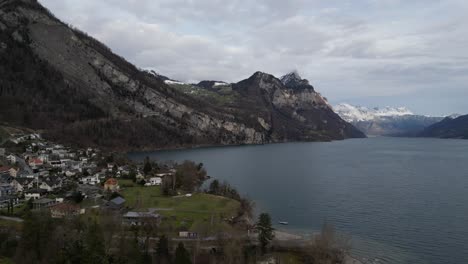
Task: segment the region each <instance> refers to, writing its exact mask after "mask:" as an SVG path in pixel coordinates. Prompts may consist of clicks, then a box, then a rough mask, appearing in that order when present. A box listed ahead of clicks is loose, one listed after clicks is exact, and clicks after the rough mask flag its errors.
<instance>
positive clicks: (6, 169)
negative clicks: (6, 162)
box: [0, 166, 11, 174]
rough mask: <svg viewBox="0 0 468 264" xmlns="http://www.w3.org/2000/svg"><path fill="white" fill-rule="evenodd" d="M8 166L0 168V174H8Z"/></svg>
mask: <svg viewBox="0 0 468 264" xmlns="http://www.w3.org/2000/svg"><path fill="white" fill-rule="evenodd" d="M10 169H11V167H10V166H3V167H0V174H10Z"/></svg>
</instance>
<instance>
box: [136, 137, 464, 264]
mask: <svg viewBox="0 0 468 264" xmlns="http://www.w3.org/2000/svg"><path fill="white" fill-rule="evenodd" d="M129 156H130V157H131V158H132V159H136V160H142V159H144V157H146V156H150V157H151V158H155V159H158V160H174V161H182V160H193V161H196V162H203V163H204V165H205V167H206V169H207V170H208V174H209V175H210V176H212V177H215V178H217V179H220V180H226V181H228V182H229V183H231V184H232V185H233V186H235V187H237V189H238V190H239V191H240V192H241V193H242V194H244V195H247V196H248V197H249V198H251V199H252V200H254V201H255V204H256V210H257V212H268V213H270V215H271V216H272V218H273V221H274V222H275V223H277V222H278V221H288V222H289V226H287V227H286V228H287V229H289V230H290V231H292V232H298V233H302V234H304V233H311V232H313V231H314V230H319V229H320V228H321V226H322V224H323V223H324V222H325V221H327V222H329V223H332V224H333V225H334V226H335V227H336V228H337V229H338V230H339V231H340V232H342V233H345V234H349V235H350V236H351V237H352V241H353V254H354V255H356V256H358V257H366V258H368V260H367V262H368V263H392V264H393V263H412V264H414V263H422V264H425V263H427V264H451V263H457V264H458V263H468V140H466V141H464V140H444V139H419V138H418V139H412V138H369V139H351V140H345V141H336V142H326V143H325V142H324V143H321V142H320V143H285V144H272V145H264V146H240V147H222V148H218V147H217V148H202V149H190V150H175V151H158V152H145V153H131V154H129ZM280 228H283V229H284V227H280Z"/></svg>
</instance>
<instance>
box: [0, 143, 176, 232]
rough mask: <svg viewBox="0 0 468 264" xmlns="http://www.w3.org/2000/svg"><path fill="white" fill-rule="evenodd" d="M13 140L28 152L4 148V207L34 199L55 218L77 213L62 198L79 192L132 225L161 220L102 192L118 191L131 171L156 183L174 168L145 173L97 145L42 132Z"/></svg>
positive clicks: (0, 180) (0, 197) (0, 153)
mask: <svg viewBox="0 0 468 264" xmlns="http://www.w3.org/2000/svg"><path fill="white" fill-rule="evenodd" d="M10 140H11V141H12V142H13V143H15V144H20V145H22V146H24V152H23V153H21V154H19V153H10V152H9V151H8V149H5V148H0V209H1V208H6V207H8V206H12V205H13V206H19V204H20V203H25V202H27V201H30V200H31V201H32V209H33V210H42V209H47V210H49V211H50V213H51V216H52V217H54V218H62V217H66V216H73V215H78V214H82V213H84V210H82V209H81V208H80V206H78V205H75V204H73V203H70V202H64V201H66V200H71V199H70V198H71V197H72V196H73V195H74V194H75V193H79V194H80V195H82V196H83V198H87V199H94V200H95V201H96V203H95V204H99V206H98V207H100V208H106V209H110V210H118V211H119V212H122V217H123V219H124V222H125V223H127V224H129V225H141V224H142V223H144V222H148V221H150V222H154V221H156V222H157V221H159V219H160V216H159V215H158V214H156V213H155V212H147V213H143V212H126V210H123V208H124V204H125V199H124V198H122V197H116V198H114V199H110V200H105V199H104V194H105V193H114V192H118V191H119V190H120V186H119V180H118V179H119V178H120V177H126V176H129V175H130V174H131V173H132V174H134V177H135V179H136V180H137V181H139V182H142V183H143V185H144V186H157V185H161V184H162V182H163V178H164V177H167V176H171V175H172V174H173V173H175V171H174V170H168V172H166V173H159V174H156V175H153V176H151V177H145V176H144V175H143V174H142V173H141V169H142V168H134V167H133V168H131V167H130V166H128V165H125V166H118V165H116V164H113V163H111V162H103V160H104V157H102V155H101V153H100V151H99V150H98V149H92V148H88V149H72V148H68V147H65V146H63V145H59V144H53V143H50V142H47V141H45V140H43V139H42V138H41V137H40V136H39V135H38V134H29V135H20V136H17V137H15V138H13V139H10ZM51 197H54V198H51Z"/></svg>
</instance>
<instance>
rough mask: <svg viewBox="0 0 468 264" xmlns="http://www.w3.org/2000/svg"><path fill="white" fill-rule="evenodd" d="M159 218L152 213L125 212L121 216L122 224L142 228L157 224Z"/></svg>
mask: <svg viewBox="0 0 468 264" xmlns="http://www.w3.org/2000/svg"><path fill="white" fill-rule="evenodd" d="M160 222H161V216H160V215H159V214H156V213H154V212H127V213H126V214H124V215H123V224H125V225H130V226H144V225H152V224H159V223H160Z"/></svg>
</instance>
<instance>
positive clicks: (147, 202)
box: [121, 186, 239, 233]
mask: <svg viewBox="0 0 468 264" xmlns="http://www.w3.org/2000/svg"><path fill="white" fill-rule="evenodd" d="M121 193H122V195H123V196H124V198H125V200H126V201H127V202H126V206H127V207H129V208H132V209H134V210H145V209H148V208H159V209H160V210H158V213H159V214H161V215H163V216H164V217H165V220H163V223H164V222H165V224H166V225H167V228H168V229H172V230H173V231H177V230H192V231H200V230H201V229H209V230H213V231H215V229H216V228H214V225H216V226H222V225H223V224H224V221H223V219H225V218H230V217H234V216H236V214H237V210H238V208H239V202H238V201H235V200H232V199H228V198H225V197H220V196H215V195H210V194H205V193H198V194H193V195H192V196H191V197H185V196H183V197H166V196H163V195H162V194H161V188H160V187H158V186H154V187H142V186H135V187H127V188H122V190H121ZM206 225H210V226H211V227H210V228H206ZM207 233H211V232H207Z"/></svg>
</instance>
